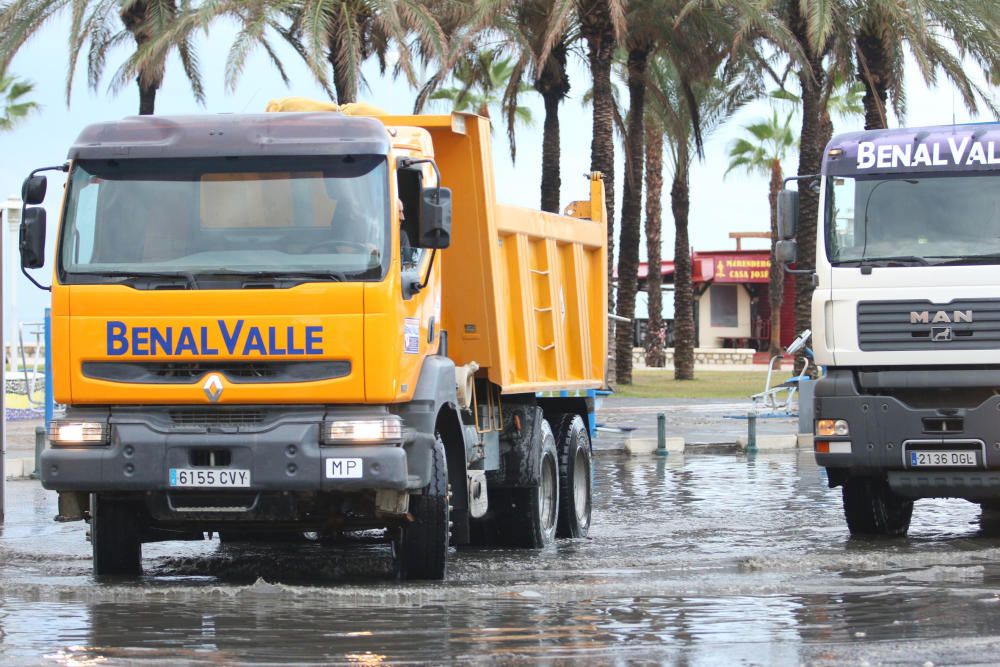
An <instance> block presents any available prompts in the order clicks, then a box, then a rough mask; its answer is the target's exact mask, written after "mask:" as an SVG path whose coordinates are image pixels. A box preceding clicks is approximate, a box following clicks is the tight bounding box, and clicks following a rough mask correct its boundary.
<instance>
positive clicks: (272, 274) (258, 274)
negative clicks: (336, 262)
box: [198, 269, 347, 283]
mask: <svg viewBox="0 0 1000 667" xmlns="http://www.w3.org/2000/svg"><path fill="white" fill-rule="evenodd" d="M198 275H200V276H202V277H203V278H204V277H209V276H210V277H215V276H224V277H227V278H228V277H235V278H262V279H271V280H276V281H286V280H302V279H309V278H325V279H326V280H329V281H331V282H335V283H342V282H344V281H345V280H346V279H347V277H346V276H345V275H344V274H343V273H342V272H340V271H328V270H321V271H276V270H268V271H241V270H239V269H220V270H218V271H204V272H200V273H199V274H198Z"/></svg>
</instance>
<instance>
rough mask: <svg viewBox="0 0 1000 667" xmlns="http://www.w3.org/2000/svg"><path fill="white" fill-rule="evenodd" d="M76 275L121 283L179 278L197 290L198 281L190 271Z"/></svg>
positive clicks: (86, 272) (89, 272) (87, 272)
mask: <svg viewBox="0 0 1000 667" xmlns="http://www.w3.org/2000/svg"><path fill="white" fill-rule="evenodd" d="M77 275H84V276H97V277H101V278H125V280H122V281H119V282H121V283H130V282H133V281H136V280H156V279H161V280H163V279H168V280H170V279H173V280H176V279H178V278H181V279H183V280H184V284H185V285H187V286H188V287H193V288H194V289H198V279H197V278H195V277H194V273H192V272H191V271H82V272H80V273H78V274H77Z"/></svg>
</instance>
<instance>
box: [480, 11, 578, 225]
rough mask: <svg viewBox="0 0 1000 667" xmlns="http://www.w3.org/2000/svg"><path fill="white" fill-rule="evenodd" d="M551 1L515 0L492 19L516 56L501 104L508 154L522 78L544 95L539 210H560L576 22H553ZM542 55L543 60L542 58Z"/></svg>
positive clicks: (512, 139) (506, 48)
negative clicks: (564, 110) (563, 124)
mask: <svg viewBox="0 0 1000 667" xmlns="http://www.w3.org/2000/svg"><path fill="white" fill-rule="evenodd" d="M553 5H554V0H518V1H517V2H511V3H509V4H508V5H507V6H506V7H505V8H504V11H502V12H500V13H499V14H498V16H497V20H496V21H494V24H493V28H494V31H495V32H497V33H499V35H500V36H501V38H502V39H503V40H504V50H505V52H509V53H511V54H512V56H513V58H514V59H515V62H514V66H513V71H512V73H511V77H510V80H509V82H508V85H507V89H506V90H505V91H504V96H503V108H504V116H505V117H506V120H507V138H508V140H509V142H510V147H511V158H512V159H513V157H514V155H515V154H516V143H515V135H514V121H515V119H516V110H517V108H518V100H519V96H520V93H521V92H522V91H523V90H524V87H523V86H522V85H521V84H522V82H523V81H524V80H525V79H529V80H530V81H531V85H532V88H533V89H534V90H535V91H536V92H537V93H538V94H540V95H541V96H542V101H543V104H544V107H545V120H544V123H543V125H542V179H541V209H542V210H543V211H549V212H551V213H558V212H559V193H560V189H561V187H562V179H561V175H560V164H559V157H560V153H561V150H560V145H559V142H560V139H559V105H560V104H562V102H563V101H564V100H565V99H566V96H567V95H568V94H569V91H570V85H569V73H568V71H567V62H568V56H569V53H570V48H571V45H572V43H573V42H574V41H575V40H576V39H577V38H578V34H577V30H576V26H575V24H574V23H573V22H572V16H571V17H570V19H571V20H570V22H569V23H567V24H565V25H563V26H562V27H561V29H560V30H559V31H555V32H554V31H553V30H552V26H551V21H552V9H553ZM543 58H544V59H543Z"/></svg>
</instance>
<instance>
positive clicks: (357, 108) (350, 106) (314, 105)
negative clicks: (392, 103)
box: [265, 97, 388, 116]
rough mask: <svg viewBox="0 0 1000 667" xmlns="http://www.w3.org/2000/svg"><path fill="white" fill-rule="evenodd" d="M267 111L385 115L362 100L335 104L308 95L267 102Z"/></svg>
mask: <svg viewBox="0 0 1000 667" xmlns="http://www.w3.org/2000/svg"><path fill="white" fill-rule="evenodd" d="M265 111H267V112H273V111H334V112H337V111H339V112H340V113H342V114H345V115H347V116H385V115H388V114H386V112H385V111H383V110H382V109H379V108H378V107H375V106H372V105H371V104H365V103H364V102H348V103H347V104H335V103H334V102H324V101H322V100H311V99H309V98H308V97H284V98H282V99H280V100H271V101H270V102H268V103H267V109H265Z"/></svg>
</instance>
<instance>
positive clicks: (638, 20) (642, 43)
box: [615, 0, 673, 384]
mask: <svg viewBox="0 0 1000 667" xmlns="http://www.w3.org/2000/svg"><path fill="white" fill-rule="evenodd" d="M668 8H669V6H668V4H667V3H664V2H662V0H649V1H646V0H637V1H634V2H632V3H630V4H629V8H628V13H627V15H626V20H627V22H628V33H627V35H626V37H625V53H626V63H625V67H626V80H627V82H628V94H629V110H628V114H627V116H626V121H625V125H626V128H625V182H624V184H623V188H622V217H621V232H620V237H619V239H620V242H619V245H618V298H617V309H616V313H617V315H618V316H619V317H622V318H624V319H626V320H629V321H631V320H632V319H634V318H635V296H636V292H637V289H638V274H639V237H640V226H641V222H642V179H643V175H642V171H643V161H644V159H645V153H644V147H643V144H644V141H645V128H644V119H645V110H646V67H647V64H648V62H649V58H650V56H651V55H653V54H654V53H655V50H656V46H657V41H658V39H660V38H663V39H669V36H668V35H664V34H663V33H664V31H663V29H662V26H663V25H664V24H666V23H668V22H669V21H670V20H671V19H673V16H665V14H666V10H667V9H668ZM632 347H633V345H632V327H631V326H621V327H618V328H617V330H616V332H615V360H616V363H615V379H616V381H617V382H618V383H620V384H632Z"/></svg>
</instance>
